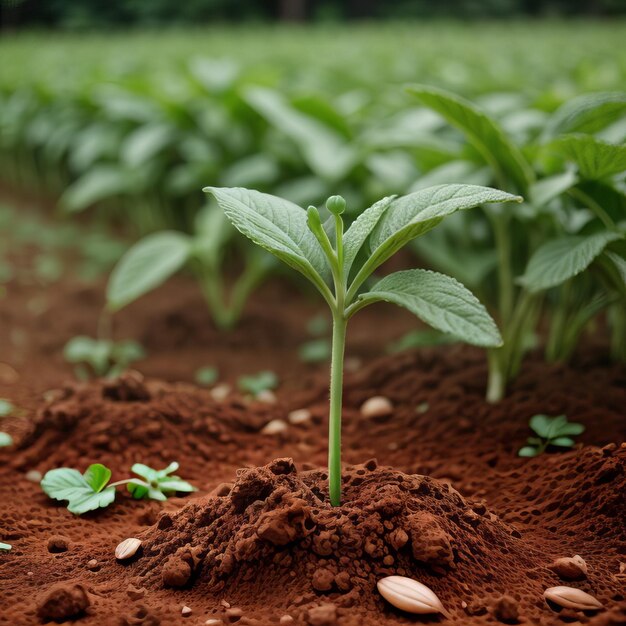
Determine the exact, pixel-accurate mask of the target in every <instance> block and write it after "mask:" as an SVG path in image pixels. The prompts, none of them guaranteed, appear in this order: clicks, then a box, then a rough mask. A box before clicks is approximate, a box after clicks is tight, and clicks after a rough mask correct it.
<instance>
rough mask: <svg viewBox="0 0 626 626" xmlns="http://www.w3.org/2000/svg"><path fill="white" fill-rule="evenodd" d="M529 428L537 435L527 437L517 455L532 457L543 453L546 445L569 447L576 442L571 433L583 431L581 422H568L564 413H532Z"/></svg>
mask: <svg viewBox="0 0 626 626" xmlns="http://www.w3.org/2000/svg"><path fill="white" fill-rule="evenodd" d="M529 425H530V428H531V429H532V430H533V431H534V432H535V433H536V434H537V437H529V438H528V444H529V445H527V446H524V447H523V448H521V449H520V450H519V452H518V453H517V454H518V456H523V457H533V456H538V455H540V454H543V453H544V452H545V451H546V449H547V448H548V446H557V447H559V448H571V447H572V446H574V444H575V443H576V442H575V441H574V440H573V439H572V437H571V436H572V435H580V434H581V433H583V432H584V431H585V427H584V426H583V425H582V424H577V423H576V422H568V421H567V417H565V415H558V416H556V417H549V416H548V415H533V417H531V418H530V422H529Z"/></svg>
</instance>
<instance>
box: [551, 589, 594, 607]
mask: <svg viewBox="0 0 626 626" xmlns="http://www.w3.org/2000/svg"><path fill="white" fill-rule="evenodd" d="M543 597H544V598H545V599H546V600H550V602H554V604H558V605H559V606H562V607H564V608H566V609H576V610H578V611H597V610H598V609H601V608H602V603H601V602H600V601H599V600H597V599H596V598H594V597H593V596H592V595H589V594H588V593H587V592H585V591H582V590H581V589H575V588H574V587H565V586H559V587H550V588H549V589H546V590H545V591H544V592H543Z"/></svg>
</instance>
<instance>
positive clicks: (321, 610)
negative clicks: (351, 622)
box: [306, 602, 337, 626]
mask: <svg viewBox="0 0 626 626" xmlns="http://www.w3.org/2000/svg"><path fill="white" fill-rule="evenodd" d="M306 618H307V622H308V623H309V624H310V625H311V626H335V624H336V623H337V607H336V606H335V605H334V604H332V603H331V602H325V603H324V604H320V605H318V606H314V607H311V608H310V609H309V610H308V611H307V614H306Z"/></svg>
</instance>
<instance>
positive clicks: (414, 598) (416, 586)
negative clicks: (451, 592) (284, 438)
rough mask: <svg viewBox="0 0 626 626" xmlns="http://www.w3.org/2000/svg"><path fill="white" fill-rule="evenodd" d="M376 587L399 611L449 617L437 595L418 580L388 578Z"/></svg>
mask: <svg viewBox="0 0 626 626" xmlns="http://www.w3.org/2000/svg"><path fill="white" fill-rule="evenodd" d="M376 586H377V587H378V591H379V592H380V595H381V596H382V597H383V598H385V600H387V602H389V603H390V604H393V606H395V607H396V608H397V609H402V610H403V611H407V612H408V613H418V614H422V615H427V614H430V613H441V614H442V615H445V616H446V617H449V614H448V612H447V611H446V609H445V608H444V607H443V604H441V600H439V598H438V597H437V596H436V595H435V593H434V592H433V591H431V590H430V589H429V588H428V587H427V586H426V585H423V584H422V583H420V582H418V581H417V580H413V579H412V578H407V577H406V576H386V577H385V578H381V579H380V580H379V581H378V582H377V583H376Z"/></svg>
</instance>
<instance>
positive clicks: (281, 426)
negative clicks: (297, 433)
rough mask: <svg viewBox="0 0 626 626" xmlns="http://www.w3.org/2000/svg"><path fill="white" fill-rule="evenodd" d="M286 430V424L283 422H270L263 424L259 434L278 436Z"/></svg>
mask: <svg viewBox="0 0 626 626" xmlns="http://www.w3.org/2000/svg"><path fill="white" fill-rule="evenodd" d="M287 428H288V425H287V422H284V421H283V420H278V419H276V420H272V421H270V422H268V423H267V424H265V426H263V428H262V429H261V434H263V435H278V434H279V433H284V432H285V431H286V430H287Z"/></svg>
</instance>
